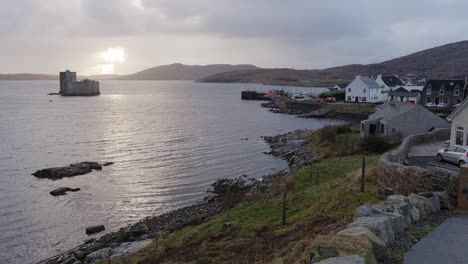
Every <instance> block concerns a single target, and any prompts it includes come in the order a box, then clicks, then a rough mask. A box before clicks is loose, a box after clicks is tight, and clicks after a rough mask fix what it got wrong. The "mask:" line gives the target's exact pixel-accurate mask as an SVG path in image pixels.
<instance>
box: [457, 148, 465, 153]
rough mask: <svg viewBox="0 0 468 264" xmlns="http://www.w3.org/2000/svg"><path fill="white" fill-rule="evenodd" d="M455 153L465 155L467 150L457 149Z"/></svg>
mask: <svg viewBox="0 0 468 264" xmlns="http://www.w3.org/2000/svg"><path fill="white" fill-rule="evenodd" d="M455 152H458V153H465V152H466V150H465V149H463V148H457V149H456V150H455Z"/></svg>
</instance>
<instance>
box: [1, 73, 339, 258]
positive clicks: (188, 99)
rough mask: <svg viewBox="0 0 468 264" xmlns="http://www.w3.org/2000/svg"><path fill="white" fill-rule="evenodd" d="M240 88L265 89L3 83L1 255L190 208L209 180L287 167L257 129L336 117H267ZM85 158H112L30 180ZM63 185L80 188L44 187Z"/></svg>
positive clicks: (28, 254)
mask: <svg viewBox="0 0 468 264" xmlns="http://www.w3.org/2000/svg"><path fill="white" fill-rule="evenodd" d="M247 88H251V89H252V88H256V89H257V90H269V89H271V87H268V86H257V87H253V86H248V85H240V84H199V83H193V82H146V81H133V82H132V81H128V82H127V81H120V82H112V81H105V82H101V92H102V95H101V96H98V97H60V96H48V95H46V94H47V93H49V92H55V91H58V81H51V82H49V81H40V82H22V81H21V82H20V81H17V82H6V81H3V82H0V150H1V152H0V198H1V199H0V263H35V262H37V261H39V260H41V259H44V258H47V257H50V256H52V255H55V254H58V253H60V252H63V251H65V250H67V249H70V248H72V247H74V246H77V245H78V244H80V243H82V242H83V241H84V240H85V239H86V238H87V237H86V235H85V234H84V229H85V228H86V227H87V226H90V225H95V224H104V225H105V226H106V232H110V231H113V230H116V229H118V228H120V227H122V226H125V225H127V224H129V223H133V222H136V221H137V220H139V219H141V218H143V217H146V216H150V215H155V214H161V213H163V212H166V211H168V210H171V209H175V208H178V207H181V206H185V205H189V204H192V203H194V202H196V201H199V200H201V199H202V198H203V197H204V196H206V193H205V192H204V191H205V190H206V189H207V188H208V187H209V185H210V183H211V182H213V181H214V180H216V179H219V178H225V177H237V176H240V175H242V174H247V175H249V176H260V175H264V174H269V173H271V172H272V171H274V170H277V169H281V168H284V167H285V166H286V163H285V162H284V161H281V160H278V159H275V158H273V157H271V156H267V155H264V154H262V152H263V151H267V150H268V146H267V145H266V144H265V143H264V142H263V141H262V140H261V139H260V136H262V135H275V134H279V133H283V132H287V131H292V130H295V129H304V128H319V127H322V126H324V125H326V124H330V123H332V122H334V123H336V121H331V120H313V119H299V118H294V117H292V116H288V115H281V114H271V113H270V112H268V111H267V110H266V109H262V108H260V107H259V104H260V102H258V101H242V100H240V91H241V90H243V89H247ZM306 90H307V89H306ZM321 90H322V89H308V91H316V92H320V91H321ZM243 138H248V139H249V140H241V139H243ZM80 161H98V162H105V161H113V162H115V164H114V165H112V166H110V167H105V168H104V169H103V170H102V171H99V172H93V173H90V174H87V175H83V176H77V177H73V178H67V179H62V180H57V181H51V180H47V179H37V178H35V177H33V176H31V173H32V172H34V171H36V170H37V169H42V168H46V167H51V166H63V165H67V164H69V163H73V162H80ZM62 186H67V187H73V188H77V187H79V188H81V191H79V192H76V193H69V194H68V195H66V196H61V197H53V196H51V195H49V192H50V191H51V190H53V189H55V188H58V187H62Z"/></svg>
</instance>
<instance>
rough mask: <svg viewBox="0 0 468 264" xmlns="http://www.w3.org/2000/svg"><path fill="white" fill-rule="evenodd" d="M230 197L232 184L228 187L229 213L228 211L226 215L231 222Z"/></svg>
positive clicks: (227, 203) (227, 201)
mask: <svg viewBox="0 0 468 264" xmlns="http://www.w3.org/2000/svg"><path fill="white" fill-rule="evenodd" d="M230 198H231V186H229V187H228V189H227V197H226V208H227V213H226V217H227V222H231V215H230V211H231V210H230V208H229V207H230V206H231V205H230V203H231V201H230Z"/></svg>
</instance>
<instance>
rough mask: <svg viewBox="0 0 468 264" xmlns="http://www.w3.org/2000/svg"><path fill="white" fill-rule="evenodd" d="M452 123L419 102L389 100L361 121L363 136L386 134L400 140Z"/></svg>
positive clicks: (394, 139)
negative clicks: (409, 102)
mask: <svg viewBox="0 0 468 264" xmlns="http://www.w3.org/2000/svg"><path fill="white" fill-rule="evenodd" d="M448 127H450V124H449V123H448V122H447V121H446V120H444V119H442V118H440V117H439V116H437V115H436V114H434V113H432V112H431V111H429V110H427V109H426V108H424V107H423V106H421V105H418V104H408V103H398V102H387V103H385V104H384V105H382V106H381V107H379V109H378V110H377V112H375V113H373V114H371V115H370V116H369V118H368V119H367V120H363V121H361V136H362V137H367V136H385V137H390V138H391V139H392V140H393V141H395V142H396V141H400V140H402V139H404V138H405V137H407V136H409V135H413V134H419V133H425V132H428V131H431V130H434V129H437V128H448Z"/></svg>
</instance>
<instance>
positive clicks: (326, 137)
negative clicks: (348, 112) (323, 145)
mask: <svg viewBox="0 0 468 264" xmlns="http://www.w3.org/2000/svg"><path fill="white" fill-rule="evenodd" d="M318 135H319V138H320V141H322V142H324V141H327V142H330V143H335V141H336V127H335V126H326V127H324V128H322V129H320V130H319V133H318Z"/></svg>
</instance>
